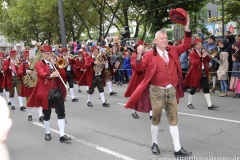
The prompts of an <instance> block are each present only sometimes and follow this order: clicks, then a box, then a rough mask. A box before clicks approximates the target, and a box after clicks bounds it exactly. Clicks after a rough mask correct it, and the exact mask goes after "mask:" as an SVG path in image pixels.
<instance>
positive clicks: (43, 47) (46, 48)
mask: <svg viewBox="0 0 240 160" xmlns="http://www.w3.org/2000/svg"><path fill="white" fill-rule="evenodd" d="M41 51H43V52H52V47H51V46H42V47H41Z"/></svg>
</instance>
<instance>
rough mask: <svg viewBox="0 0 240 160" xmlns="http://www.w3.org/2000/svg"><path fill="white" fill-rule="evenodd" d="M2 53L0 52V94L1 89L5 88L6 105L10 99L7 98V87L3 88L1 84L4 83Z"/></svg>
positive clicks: (0, 93) (0, 92) (9, 102)
mask: <svg viewBox="0 0 240 160" xmlns="http://www.w3.org/2000/svg"><path fill="white" fill-rule="evenodd" d="M3 66H4V53H3V52H0V95H1V96H3V95H2V94H3V89H5V94H6V98H7V99H8V105H11V101H10V99H9V90H8V89H7V88H3V87H2V85H3V83H4V70H3Z"/></svg>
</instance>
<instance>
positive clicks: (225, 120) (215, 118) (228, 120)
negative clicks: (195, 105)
mask: <svg viewBox="0 0 240 160" xmlns="http://www.w3.org/2000/svg"><path fill="white" fill-rule="evenodd" d="M117 104H119V105H123V106H125V104H124V103H117ZM178 114H181V115H185V116H192V117H199V118H205V119H214V120H218V121H224V122H232V123H238V124H239V123H240V121H237V120H232V119H224V118H217V117H210V116H204V115H198V114H190V113H184V112H178Z"/></svg>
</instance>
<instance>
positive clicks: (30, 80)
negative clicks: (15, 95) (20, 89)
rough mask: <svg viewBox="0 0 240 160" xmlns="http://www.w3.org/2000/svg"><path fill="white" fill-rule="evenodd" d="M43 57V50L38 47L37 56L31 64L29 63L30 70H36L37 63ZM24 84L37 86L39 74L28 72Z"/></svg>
mask: <svg viewBox="0 0 240 160" xmlns="http://www.w3.org/2000/svg"><path fill="white" fill-rule="evenodd" d="M41 59H42V54H41V51H40V48H38V51H37V55H36V57H35V58H34V59H33V60H32V61H31V63H30V65H29V69H30V70H34V69H35V65H36V63H37V62H38V61H40V60H41ZM23 84H24V85H25V86H26V87H29V88H31V87H35V86H36V84H37V75H30V74H27V75H25V76H24V77H23Z"/></svg>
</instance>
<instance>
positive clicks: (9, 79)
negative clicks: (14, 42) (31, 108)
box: [2, 50, 26, 111]
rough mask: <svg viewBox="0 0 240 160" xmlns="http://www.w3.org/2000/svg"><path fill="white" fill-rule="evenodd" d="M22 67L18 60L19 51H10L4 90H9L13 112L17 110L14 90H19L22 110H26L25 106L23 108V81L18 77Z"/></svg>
mask: <svg viewBox="0 0 240 160" xmlns="http://www.w3.org/2000/svg"><path fill="white" fill-rule="evenodd" d="M19 65H20V62H19V60H18V59H17V51H16V50H11V51H10V57H9V58H8V59H6V60H5V61H4V67H3V70H4V83H3V86H2V87H3V88H8V89H9V93H10V95H9V97H10V100H11V104H12V110H15V103H14V101H13V98H14V88H15V87H16V89H17V94H18V101H19V104H20V110H21V111H24V110H25V109H26V107H25V106H23V98H22V97H21V88H22V81H21V79H20V78H19V77H18V76H17V70H18V66H19Z"/></svg>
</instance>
